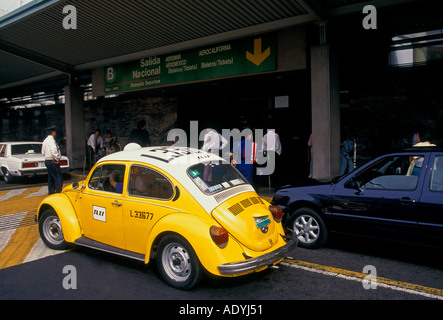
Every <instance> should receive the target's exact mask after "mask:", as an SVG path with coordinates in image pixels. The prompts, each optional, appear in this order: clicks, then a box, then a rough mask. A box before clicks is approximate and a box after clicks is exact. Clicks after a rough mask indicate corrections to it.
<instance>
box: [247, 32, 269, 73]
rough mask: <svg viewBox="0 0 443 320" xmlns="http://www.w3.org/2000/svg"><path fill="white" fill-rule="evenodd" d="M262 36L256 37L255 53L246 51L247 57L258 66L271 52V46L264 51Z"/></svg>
mask: <svg viewBox="0 0 443 320" xmlns="http://www.w3.org/2000/svg"><path fill="white" fill-rule="evenodd" d="M261 40H262V38H257V39H254V53H253V54H252V53H250V52H249V51H246V59H248V60H249V61H251V62H252V63H253V64H255V65H256V66H259V65H260V64H261V63H262V62H263V61H265V60H266V58H267V57H269V55H270V54H271V48H270V47H268V48H267V49H266V50H265V51H262V43H261Z"/></svg>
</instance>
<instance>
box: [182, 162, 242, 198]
mask: <svg viewBox="0 0 443 320" xmlns="http://www.w3.org/2000/svg"><path fill="white" fill-rule="evenodd" d="M188 175H189V177H191V179H192V180H193V181H194V183H195V184H196V185H197V186H198V187H199V188H200V190H201V191H203V192H204V193H207V194H211V193H215V192H218V191H221V190H224V189H228V188H230V187H233V186H236V185H239V184H243V183H248V182H247V181H246V179H245V178H244V177H243V176H242V175H241V173H240V172H238V171H237V170H236V169H235V168H234V167H233V166H231V165H230V164H226V163H212V162H211V163H199V164H196V165H194V166H192V167H190V168H188Z"/></svg>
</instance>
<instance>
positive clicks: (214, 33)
mask: <svg viewBox="0 0 443 320" xmlns="http://www.w3.org/2000/svg"><path fill="white" fill-rule="evenodd" d="M418 3H423V2H422V1H420V2H418V1H417V0H383V1H381V0H374V1H363V0H254V1H252V0H251V1H246V0H223V1H221V0H189V1H171V0H144V1H140V0H125V1H121V0H107V1H92V0H34V1H32V2H30V3H29V4H28V5H26V6H24V7H22V8H20V9H18V10H16V11H14V12H11V13H9V14H7V15H5V16H3V17H1V18H0V61H1V65H2V66H1V70H0V95H1V96H4V95H6V94H9V92H11V91H10V90H9V89H10V88H14V87H19V86H23V85H28V84H31V83H35V82H41V81H46V80H48V79H54V78H57V77H58V78H60V77H64V78H65V79H68V78H69V74H72V73H81V72H83V71H87V70H90V69H93V68H98V67H102V66H105V65H108V64H114V63H119V62H124V61H129V60H135V59H138V58H141V57H146V56H154V55H160V54H165V53H170V52H174V51H179V50H184V49H189V48H194V47H198V46H202V45H206V44H211V43H216V42H221V41H225V40H230V39H236V38H241V37H245V36H250V35H254V34H259V33H264V32H270V31H276V30H280V29H285V28H289V27H293V26H297V25H302V24H307V23H312V22H316V21H324V20H333V19H339V18H340V17H343V16H346V15H356V14H359V15H360V16H361V14H362V12H361V10H362V8H363V6H364V5H367V4H372V5H374V6H376V7H377V8H387V7H388V8H389V7H390V8H393V7H395V8H398V7H399V6H402V7H404V6H408V5H410V4H415V6H418V5H419V4H418ZM425 3H427V2H426V1H425ZM67 5H71V6H74V7H75V9H76V17H77V29H65V28H64V26H63V20H64V18H66V16H67V14H65V13H63V9H64V8H65V7H66V6H67ZM425 7H426V5H425ZM424 12H425V13H426V12H428V13H432V12H435V9H433V8H431V7H429V8H428V9H427V10H425V11H424ZM394 13H395V10H394ZM413 14H414V9H411V10H409V11H408V12H407V13H406V17H404V15H403V17H404V19H406V20H408V22H410V23H411V21H410V17H411V16H413ZM393 16H395V14H393ZM439 16H440V15H439ZM420 21H421V20H420ZM440 21H441V18H440ZM66 81H67V80H66Z"/></svg>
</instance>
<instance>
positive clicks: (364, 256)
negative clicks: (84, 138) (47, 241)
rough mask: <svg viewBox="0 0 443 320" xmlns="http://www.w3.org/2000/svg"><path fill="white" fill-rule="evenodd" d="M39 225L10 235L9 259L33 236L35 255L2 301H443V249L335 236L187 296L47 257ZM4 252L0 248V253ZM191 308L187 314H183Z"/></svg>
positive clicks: (116, 263) (4, 272) (85, 258)
mask: <svg viewBox="0 0 443 320" xmlns="http://www.w3.org/2000/svg"><path fill="white" fill-rule="evenodd" d="M41 188H44V186H39V185H37V186H35V185H33V186H28V187H27V188H25V190H21V189H20V188H19V189H12V190H20V192H21V195H20V196H19V197H21V198H18V199H16V200H14V197H12V198H11V199H9V198H8V200H5V201H3V202H2V203H1V204H0V205H1V206H2V208H6V207H9V208H11V209H10V210H12V211H14V210H15V211H17V212H18V211H19V210H17V209H16V208H17V207H23V206H24V203H25V202H26V203H27V204H28V203H30V204H32V203H33V202H35V203H37V202H38V201H39V198H35V199H34V198H32V197H31V196H33V195H35V196H37V195H38V197H43V195H41V190H40V189H41ZM9 192H10V191H8V190H2V189H1V188H0V199H1V198H2V197H3V198H4V199H6V198H7V196H6V195H7V194H9ZM2 195H3V196H2ZM25 195H26V196H25ZM29 199H31V200H29ZM24 201H25V202H24ZM32 205H33V204H32ZM33 206H34V205H33ZM12 211H11V212H7V214H12ZM15 211H14V212H15ZM0 218H1V214H0ZM36 227H37V226H36V225H32V224H31V225H26V226H22V227H20V226H19V227H18V228H17V229H16V230H15V231H14V230H12V231H11V230H7V231H8V232H9V233H10V235H9V236H10V239H12V238H13V236H14V234H13V232H15V233H18V232H21V235H20V237H21V238H20V239H18V240H17V243H19V244H20V248H18V249H9V250H12V252H13V254H11V255H10V256H11V257H13V256H14V255H15V256H17V254H14V250H16V252H19V251H20V250H22V247H23V246H24V247H26V245H25V243H26V242H27V241H31V240H27V239H28V233H29V234H33V236H32V237H29V239H32V241H33V243H32V245H30V246H29V247H30V248H32V251H33V252H34V257H33V258H32V259H29V256H28V257H27V258H26V259H25V258H23V259H22V260H19V261H18V262H16V263H15V264H10V265H4V267H2V269H0V299H1V300H21V299H31V300H34V299H37V300H40V299H41V300H53V299H62V300H65V299H69V300H95V299H100V300H117V299H118V300H164V301H174V303H173V306H174V307H173V308H172V307H171V308H168V312H170V313H171V315H173V314H176V313H177V314H179V312H180V311H183V312H192V309H189V307H190V306H197V305H198V302H199V301H205V304H206V305H207V306H213V305H212V304H211V303H213V304H214V305H215V306H216V307H217V308H218V309H217V310H218V313H219V314H220V313H221V312H222V311H223V310H224V308H228V309H226V311H228V310H231V311H235V310H233V309H229V308H234V309H235V308H236V307H233V305H236V304H239V301H241V302H245V304H248V305H249V306H250V305H251V304H254V303H255V304H260V305H262V304H263V305H262V306H263V307H264V308H269V301H274V302H276V303H277V304H278V305H279V306H280V307H281V308H282V310H285V308H291V303H289V304H288V303H282V302H281V301H287V300H297V301H307V300H314V301H323V300H346V301H347V300H441V299H443V262H442V261H441V259H440V258H439V257H441V254H442V251H438V250H435V249H424V248H415V247H406V246H404V245H400V244H390V243H381V242H376V241H371V240H357V239H353V238H347V237H335V238H333V239H332V241H331V242H329V243H328V245H327V246H326V247H324V248H320V249H317V250H306V249H302V248H297V249H296V250H295V251H294V252H293V254H292V257H289V258H288V259H285V260H284V261H283V262H282V263H281V264H280V266H279V268H278V269H271V270H267V271H264V272H262V273H259V274H254V275H251V276H247V277H242V278H233V279H212V278H206V279H205V281H203V283H202V284H201V285H200V286H199V287H197V288H195V289H194V290H192V291H186V292H183V291H179V290H175V289H172V288H170V287H168V286H167V285H166V284H164V283H163V282H162V280H161V279H160V277H159V275H158V274H157V271H156V269H155V267H154V266H150V265H148V266H144V265H143V264H140V263H138V262H133V261H130V260H127V259H123V258H119V257H114V256H110V255H108V254H104V253H98V252H94V251H90V250H87V249H80V248H78V249H74V250H70V251H66V252H61V253H60V252H48V251H47V250H46V249H44V248H42V247H41V244H39V241H38V240H37V239H35V229H36ZM25 230H26V232H25ZM4 232H6V231H4ZM0 233H1V232H0ZM37 234H38V233H37ZM0 239H1V237H0ZM9 242H11V240H9ZM9 242H8V245H6V246H5V247H9ZM34 243H35V244H34ZM39 246H40V248H39V249H38V250H37V249H36V247H39ZM1 247H2V243H0V248H1ZM5 250H6V249H4V250H3V251H5ZM29 250H31V249H29ZM2 253H3V252H2V250H1V249H0V256H1V254H2ZM55 253H57V254H55ZM53 254H55V255H53ZM3 262H4V261H3ZM0 263H2V261H0ZM375 275H376V276H378V278H374V277H373V276H375ZM225 300H229V301H228V302H227V301H225ZM188 301H191V304H189V303H188ZM226 305H228V307H226ZM185 307H188V309H181V308H185ZM220 308H221V309H220ZM201 310H203V309H201ZM205 310H206V309H205ZM214 310H215V309H214ZM214 310H213V312H216V311H214ZM244 311H245V312H246V309H244ZM249 311H252V309H249ZM256 312H257V310H256ZM264 312H265V311H262V313H264ZM214 315H215V313H214Z"/></svg>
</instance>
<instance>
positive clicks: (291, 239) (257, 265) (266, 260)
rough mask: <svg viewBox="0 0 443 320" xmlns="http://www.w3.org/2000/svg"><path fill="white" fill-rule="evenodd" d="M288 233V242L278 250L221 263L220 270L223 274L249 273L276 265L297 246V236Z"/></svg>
mask: <svg viewBox="0 0 443 320" xmlns="http://www.w3.org/2000/svg"><path fill="white" fill-rule="evenodd" d="M287 234H288V236H285V237H284V239H285V240H286V241H287V243H286V244H285V245H284V246H282V247H280V248H278V249H277V250H274V251H272V252H269V253H266V254H264V255H262V256H259V257H257V258H251V259H247V260H244V261H237V262H231V263H225V264H221V265H219V266H218V271H219V272H220V273H221V274H222V275H234V274H242V273H248V272H250V271H254V270H258V269H262V268H265V267H269V266H272V265H275V264H276V263H278V262H280V261H281V260H283V259H284V258H285V257H286V256H288V255H289V253H290V252H291V251H292V250H293V249H295V247H296V246H297V237H295V236H294V234H293V233H292V232H291V231H287Z"/></svg>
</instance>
